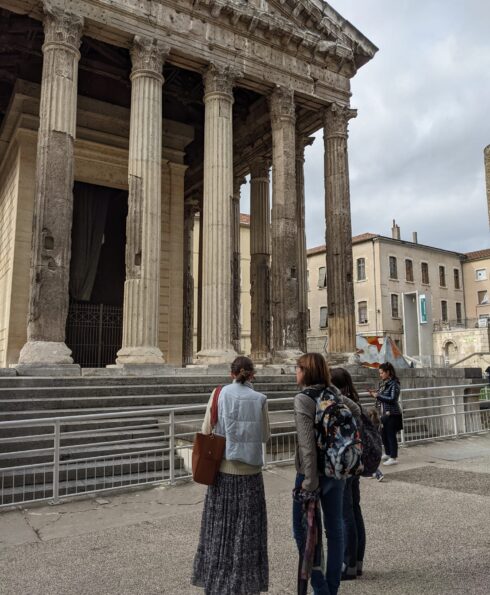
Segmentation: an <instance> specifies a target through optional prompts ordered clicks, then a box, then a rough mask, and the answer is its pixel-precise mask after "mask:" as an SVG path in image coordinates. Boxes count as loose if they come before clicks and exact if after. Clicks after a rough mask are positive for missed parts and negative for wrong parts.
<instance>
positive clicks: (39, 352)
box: [19, 3, 83, 365]
mask: <svg viewBox="0 0 490 595" xmlns="http://www.w3.org/2000/svg"><path fill="white" fill-rule="evenodd" d="M44 12H45V17H44V45H43V72H42V82H41V100H40V106H39V130H38V140H37V162H36V190H35V199H34V221H33V234H32V256H31V271H30V279H31V280H30V283H31V286H30V298H29V316H28V326H27V343H26V344H25V345H24V347H23V348H22V350H21V352H20V357H19V364H21V365H22V364H26V365H32V364H34V365H46V364H47V365H49V364H54V365H57V364H72V363H73V360H72V358H71V351H70V350H69V349H68V347H67V346H66V345H65V342H64V341H65V326H66V317H67V314H68V301H69V295H68V283H69V276H70V255H71V226H72V214H73V148H74V142H75V135H76V112H77V80H78V61H79V59H80V52H79V51H78V48H79V47H80V39H81V34H82V27H83V19H82V18H81V17H79V16H77V15H74V14H72V13H69V12H65V11H63V10H62V9H61V8H57V7H51V5H50V4H48V3H46V4H45V8H44Z"/></svg>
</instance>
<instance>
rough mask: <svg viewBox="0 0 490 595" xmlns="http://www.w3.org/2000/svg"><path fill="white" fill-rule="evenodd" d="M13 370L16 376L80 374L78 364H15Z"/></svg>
mask: <svg viewBox="0 0 490 595" xmlns="http://www.w3.org/2000/svg"><path fill="white" fill-rule="evenodd" d="M15 370H16V371H17V375H18V376H47V377H55V376H80V375H81V368H80V366H79V365H78V364H37V365H36V364H17V365H15Z"/></svg>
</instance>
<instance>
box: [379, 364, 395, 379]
mask: <svg viewBox="0 0 490 595" xmlns="http://www.w3.org/2000/svg"><path fill="white" fill-rule="evenodd" d="M379 369H380V370H383V372H388V374H389V375H390V378H393V380H398V376H397V375H396V372H395V368H394V367H393V364H390V362H386V363H384V364H380V365H379ZM398 382H400V381H399V380H398Z"/></svg>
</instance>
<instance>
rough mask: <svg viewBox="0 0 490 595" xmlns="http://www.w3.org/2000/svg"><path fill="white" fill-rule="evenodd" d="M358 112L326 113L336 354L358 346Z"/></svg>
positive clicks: (331, 346) (337, 109) (335, 108)
mask: <svg viewBox="0 0 490 595" xmlns="http://www.w3.org/2000/svg"><path fill="white" fill-rule="evenodd" d="M356 114H357V112H356V110H352V109H349V108H346V107H342V106H339V105H336V104H332V105H331V106H330V107H329V108H328V109H326V110H325V116H324V125H325V130H324V142H325V219H326V246H327V295H328V351H329V352H330V353H336V354H354V353H355V350H356V320H355V306H354V283H353V261H352V260H353V259H352V225H351V212H350V191H349V165H348V159H347V136H348V135H347V124H348V121H349V119H350V118H354V117H355V116H356Z"/></svg>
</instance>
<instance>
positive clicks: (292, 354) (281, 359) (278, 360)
mask: <svg viewBox="0 0 490 595" xmlns="http://www.w3.org/2000/svg"><path fill="white" fill-rule="evenodd" d="M302 355H304V353H303V352H302V351H301V350H300V349H285V350H284V351H276V352H275V353H274V355H273V356H272V363H274V364H287V365H290V366H294V365H295V364H296V362H297V361H298V359H299V358H300V357H301V356H302Z"/></svg>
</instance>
